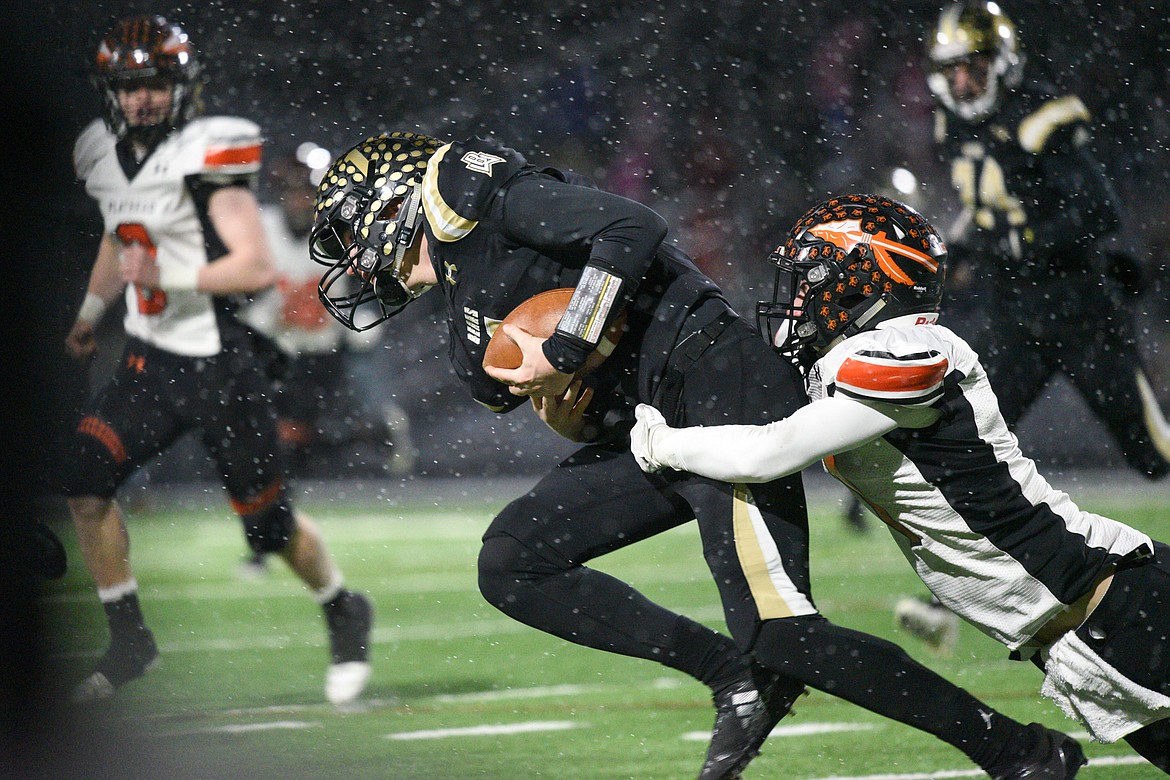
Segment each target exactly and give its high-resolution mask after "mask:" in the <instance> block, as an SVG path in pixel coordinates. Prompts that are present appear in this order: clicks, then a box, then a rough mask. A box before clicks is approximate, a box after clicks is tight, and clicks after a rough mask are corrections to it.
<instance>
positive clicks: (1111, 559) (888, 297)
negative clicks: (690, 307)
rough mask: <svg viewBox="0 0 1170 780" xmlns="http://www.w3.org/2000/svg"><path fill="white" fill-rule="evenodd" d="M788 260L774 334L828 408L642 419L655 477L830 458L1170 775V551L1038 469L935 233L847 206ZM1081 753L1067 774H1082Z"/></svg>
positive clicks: (737, 471) (926, 567)
mask: <svg viewBox="0 0 1170 780" xmlns="http://www.w3.org/2000/svg"><path fill="white" fill-rule="evenodd" d="M771 261H772V262H773V263H774V264H776V265H777V267H778V272H777V284H776V292H775V294H774V295H773V300H772V301H771V302H770V303H762V304H761V305H760V310H759V315H760V317H761V320H762V321H763V322H764V323H766V327H763V328H762V330H763V331H764V332H765V333H766V334H767V335H768V338H769V340H770V341H771V342H772V343H773V344H774V345H775V346H776V347H777V349H778V350H779V351H780V352H781V354H783V355H785V356H787V357H789V358H790V359H792V360H794V361H795V362H796V363H797V364H798V365H799V366H800V367H801V368H802V370H803V371H804V372H805V376H806V381H807V384H808V391H809V397H810V399H811V403H810V404H809V405H808V406H806V407H804V408H802V409H800V410H799V411H797V412H795V413H794V414H792V415H791V416H789V417H787V418H785V419H782V420H777V421H775V422H772V423H769V424H767V425H762V426H711V427H706V428H702V427H695V428H683V429H674V428H671V427H669V426H668V425H666V423H665V421H664V419H663V418H662V416H661V415H660V414H659V413H658V412H657V410H655V409H654V408H653V407H650V406H645V405H643V406H640V407H639V409H638V411H637V415H638V418H639V422H638V423H637V425H636V426H635V428H634V430H633V432H632V434H631V437H632V448H633V450H634V454H635V457H636V458H637V459H638V461H639V464H640V465H641V466H642V467H643V469H645V470H647V471H655V470H659V469H663V468H673V469H679V470H685V471H690V472H693V473H696V474H700V475H702V476H706V477H709V478H713V479H720V480H724V481H728V482H734V483H739V482H744V483H751V482H757V481H766V480H771V479H776V478H777V477H779V476H781V475H784V474H790V473H794V472H797V471H799V470H801V469H803V468H805V467H806V466H809V465H811V464H813V463H816V462H817V461H818V460H822V459H823V460H824V464H825V468H826V470H828V471H829V473H831V474H833V476H835V477H836V478H837V479H839V480H841V481H842V482H843V483H844V484H845V485H846V486H848V487H849V488H850V489H851V490H852V491H853V492H854V493H855V494H856V495H857V496H859V497H860V498H861V500H862V501H864V502H865V503H866V504H867V505H868V506H869V507H870V509H871V510H872V511H873V512H874V514H875V515H877V517H879V518H880V519H881V520H882V521H883V522H885V523H886V525H887V526H888V527H889V528H890V531H891V534H892V536H893V537H894V540H895V541H896V542H897V543H898V546H899V547H900V548H901V550H902V553H903V554H904V555H905V556H906V559H907V560H908V561H909V562H910V564H911V565H912V566H913V567H914V569H915V571H917V573H918V575H919V576H920V577H921V578H922V580H923V582H924V583H925V584H926V585H927V587H929V588H930V590H931V591H932V592H933V593H934V595H935V596H936V597H937V598H938V599H939V600H940V601H941V602H942V603H943V604H944V605H945V606H946V607H948V608H949V609H951V610H953V611H954V612H955V613H957V614H958V615H960V616H961V617H963V618H964V619H966V620H967V621H968V622H970V623H972V624H973V625H975V626H976V627H977V628H979V629H980V630H981V631H983V632H984V633H985V634H987V635H988V636H990V637H992V638H994V639H996V640H998V641H1000V642H1002V643H1003V644H1004V645H1006V646H1007V647H1008V648H1009V649H1011V650H1012V651H1013V657H1017V658H1019V657H1029V658H1031V659H1032V660H1033V661H1034V662H1035V663H1036V664H1037V665H1038V666H1040V667H1041V668H1042V669H1044V670H1045V679H1044V684H1043V688H1042V692H1043V693H1044V695H1046V696H1048V697H1050V698H1052V699H1053V700H1054V701H1056V702H1057V703H1058V704H1059V705H1060V706H1061V708H1062V709H1063V710H1064V711H1065V712H1066V713H1068V714H1069V715H1070V716H1071V717H1075V718H1077V719H1079V720H1080V721H1081V722H1083V723H1084V724H1085V725H1086V726H1087V727H1088V729H1089V732H1090V733H1091V734H1092V736H1093V737H1094V738H1095V739H1098V740H1101V741H1104V742H1112V741H1115V740H1118V739H1121V738H1125V739H1126V740H1127V741H1128V742H1129V743H1130V744H1131V745H1132V746H1133V747H1134V748H1135V749H1136V750H1137V751H1138V752H1139V753H1141V754H1142V755H1143V756H1145V757H1146V758H1148V759H1149V760H1150V761H1151V762H1153V763H1154V764H1156V765H1157V766H1158V767H1160V768H1161V769H1163V770H1164V771H1166V772H1167V773H1168V774H1170V720H1167V718H1168V717H1170V680H1168V671H1170V656H1168V654H1167V653H1166V652H1163V650H1164V649H1165V648H1166V647H1167V645H1168V643H1170V587H1168V586H1170V547H1167V546H1166V545H1164V544H1162V543H1160V542H1155V541H1153V540H1151V539H1150V537H1148V536H1147V535H1146V534H1144V533H1142V532H1140V531H1137V530H1135V529H1133V528H1131V527H1129V526H1127V525H1125V524H1123V523H1120V522H1117V521H1115V520H1111V519H1109V518H1106V517H1101V516H1099V515H1094V514H1091V513H1089V512H1085V511H1083V510H1081V509H1079V508H1078V507H1077V506H1076V504H1074V503H1073V502H1072V500H1071V499H1070V498H1069V497H1068V496H1067V495H1065V494H1064V493H1062V492H1060V491H1058V490H1055V489H1053V488H1052V487H1051V486H1049V484H1048V483H1047V482H1046V481H1045V480H1044V478H1043V477H1041V476H1040V474H1039V473H1037V471H1036V468H1035V465H1034V464H1033V463H1032V461H1031V460H1029V459H1027V458H1026V457H1024V456H1023V454H1021V452H1020V450H1019V447H1018V444H1017V441H1016V438H1015V436H1014V435H1013V434H1012V433H1011V432H1010V431H1009V430H1008V427H1007V424H1006V423H1005V422H1004V419H1003V416H1002V415H1001V414H1000V412H999V407H998V405H997V402H996V398H995V394H994V393H993V392H992V389H991V385H990V383H989V382H988V381H987V375H986V373H985V372H984V370H983V368H982V366H981V365H980V364H979V359H978V356H977V355H976V354H975V353H974V351H972V350H971V348H970V347H969V346H968V345H967V343H966V342H964V341H963V340H962V339H961V338H959V337H958V336H957V335H955V334H954V333H953V332H952V331H950V330H948V329H947V328H945V327H943V326H941V325H938V324H936V320H937V318H938V310H939V303H940V300H941V296H942V283H943V278H944V275H945V263H946V249H945V247H944V246H943V244H942V241H941V240H940V239H939V238H938V234H937V233H936V232H935V230H934V228H933V227H931V225H930V224H929V223H927V222H926V220H925V219H923V217H922V216H921V215H920V214H918V213H917V212H915V211H914V210H912V209H911V208H909V207H908V206H905V205H904V204H901V203H898V202H896V201H891V200H888V199H885V198H881V197H877V196H873V195H849V196H844V197H839V198H833V199H831V200H828V201H826V202H824V203H821V204H819V205H817V206H815V207H814V208H813V209H811V210H810V211H808V212H807V213H806V214H805V215H804V216H803V217H802V218H801V219H800V221H798V222H797V224H796V225H795V227H794V228H793V229H792V230H791V231H789V233H788V235H787V238H786V240H785V242H784V243H783V244H782V245H781V246H780V247H779V248H777V249H776V250H775V251H774V252H773V253H772V256H771ZM773 321H775V322H776V324H777V327H775V328H773V327H772V324H773ZM1066 758H1067V759H1068V760H1067V761H1066V762H1065V763H1066V766H1067V768H1068V771H1069V774H1067V775H1064V774H1053V775H1051V776H1053V777H1065V776H1067V777H1071V776H1072V774H1073V773H1075V770H1076V766H1077V763H1076V762H1077V761H1083V758H1081V756H1080V753H1079V749H1078V750H1075V751H1073V754H1071V755H1069V756H1067V757H1066ZM1044 776H1046V777H1047V776H1049V775H1044Z"/></svg>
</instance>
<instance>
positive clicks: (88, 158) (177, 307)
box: [73, 116, 261, 357]
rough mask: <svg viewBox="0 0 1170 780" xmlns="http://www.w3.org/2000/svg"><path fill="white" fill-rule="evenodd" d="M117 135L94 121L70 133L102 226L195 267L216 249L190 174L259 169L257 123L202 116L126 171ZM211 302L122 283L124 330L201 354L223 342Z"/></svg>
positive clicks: (222, 175) (226, 175)
mask: <svg viewBox="0 0 1170 780" xmlns="http://www.w3.org/2000/svg"><path fill="white" fill-rule="evenodd" d="M116 141H117V139H116V137H115V136H114V134H113V133H111V132H110V131H109V130H108V129H107V128H106V126H105V124H104V123H103V122H102V121H101V120H100V119H99V120H94V121H93V122H92V123H90V125H89V126H88V127H86V129H85V130H84V131H82V133H81V135H80V136H79V137H78V139H77V143H76V145H75V146H74V150H73V163H74V168H75V169H76V171H77V176H78V178H79V179H81V180H82V181H83V182H85V189H86V191H87V192H88V193H89V194H90V196H92V197H93V198H94V200H96V201H97V203H98V207H99V208H100V210H101V214H102V220H103V223H104V229H105V231H106V232H108V233H109V234H110V235H112V236H114V237H115V238H116V239H117V240H119V241H121V242H122V243H133V242H139V243H142V244H143V245H145V246H146V248H147V249H148V251H152V252H153V253H154V255H155V259H156V261H157V262H158V265H159V267H160V268H167V267H175V268H183V269H198V268H200V267H202V266H204V265H206V264H207V263H208V261H209V260H214V259H216V258H218V257H219V256H220V255H221V254H223V252H224V251H225V250H224V247H223V245H222V242H221V241H220V239H219V236H217V235H214V231H213V230H212V229H211V225H210V222H209V221H208V219H207V214H206V204H202V205H200V204H198V203H197V202H196V199H195V198H194V197H192V193H191V190H190V188H189V179H192V178H195V179H199V178H201V179H204V180H206V181H207V182H208V183H216V182H217V181H224V182H226V181H229V180H232V179H235V178H238V177H240V176H245V175H254V174H256V173H257V172H258V171H259V170H260V153H261V141H260V128H259V127H258V126H257V125H256V124H255V123H253V122H250V121H248V120H246V119H240V118H237V117H224V116H216V117H202V118H199V119H195V120H193V121H191V122H190V123H188V124H186V125H185V126H183V127H182V128H181V129H180V130H178V131H175V132H172V133H171V134H170V135H168V136H167V137H166V139H165V140H163V141H162V143H160V144H159V145H158V147H156V148H155V150H154V151H153V152H152V153H151V154H150V156H149V157H147V158H146V160H145V162H144V163H143V164H142V166H141V167H140V168H139V169H138V170H137V172H135V173H134V175H133V176H132V177H127V175H126V171H125V170H124V169H123V167H122V164H121V162H120V161H119V159H118V152H117V149H116V146H115V144H116ZM220 303H221V302H217V300H216V299H214V298H213V297H212V296H211V295H209V294H207V293H201V292H195V291H193V290H142V289H139V288H137V287H136V286H134V285H128V286H127V288H126V319H125V328H126V333H127V334H128V335H130V336H134V337H136V338H139V339H141V340H143V341H145V342H147V343H149V344H152V345H154V346H156V347H159V348H160V349H165V350H167V351H169V352H174V353H177V354H180V355H187V356H192V357H207V356H210V355H214V354H216V353H218V352H219V351H220V350H221V348H222V340H221V338H220V329H219V321H218V318H217V315H219V314H220V312H219V311H218V310H217V307H218V306H219V305H220Z"/></svg>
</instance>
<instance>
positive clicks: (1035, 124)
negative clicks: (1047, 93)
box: [1017, 95, 1089, 154]
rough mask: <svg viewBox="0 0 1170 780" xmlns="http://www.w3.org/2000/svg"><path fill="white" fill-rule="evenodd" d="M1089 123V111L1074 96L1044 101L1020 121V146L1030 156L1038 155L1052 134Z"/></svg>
mask: <svg viewBox="0 0 1170 780" xmlns="http://www.w3.org/2000/svg"><path fill="white" fill-rule="evenodd" d="M1088 121H1089V109H1088V108H1087V107H1086V106H1085V104H1084V103H1083V102H1081V99H1080V98H1078V97H1077V96H1076V95H1067V96H1065V97H1059V98H1052V99H1050V100H1046V101H1045V102H1044V103H1043V105H1041V106H1040V108H1038V109H1036V110H1035V111H1033V112H1032V113H1031V114H1029V115H1028V116H1026V117H1024V118H1023V119H1022V120H1021V121H1020V127H1019V130H1018V131H1017V132H1018V136H1019V141H1020V146H1021V147H1022V148H1023V150H1024V151H1026V152H1028V153H1030V154H1040V153H1041V152H1043V151H1044V150H1045V148H1046V147H1047V146H1048V141H1049V139H1050V138H1051V137H1052V135H1053V133H1055V132H1057V131H1058V130H1060V129H1061V128H1064V127H1069V126H1075V125H1077V124H1080V123H1085V122H1088Z"/></svg>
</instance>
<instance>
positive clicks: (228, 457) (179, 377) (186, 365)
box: [62, 16, 372, 703]
mask: <svg viewBox="0 0 1170 780" xmlns="http://www.w3.org/2000/svg"><path fill="white" fill-rule="evenodd" d="M199 78H200V76H199V65H198V62H197V60H196V56H195V51H194V49H193V47H192V45H191V43H190V41H189V40H188V38H187V35H186V33H184V32H183V30H182V29H181V28H180V27H178V26H177V25H174V24H171V23H169V22H168V21H166V20H165V19H163V18H162V17H158V16H136V17H132V18H128V19H125V20H123V21H122V22H120V23H118V24H117V25H116V26H115V27H114V29H113V30H112V31H111V32H110V33H109V34H108V35H107V36H106V37H105V38H104V39H103V40H102V42H101V43H100V45H99V47H98V50H97V56H96V71H95V77H94V80H95V83H96V84H97V86H98V88H99V90H100V91H101V93H102V96H103V97H104V98H105V108H106V111H105V118H104V121H102V120H95V121H94V122H93V123H92V124H90V125H89V126H88V127H87V128H86V129H85V130H84V131H83V132H82V134H81V136H80V137H79V138H78V140H77V144H76V147H75V149H74V164H75V167H76V170H77V174H78V177H79V178H80V179H81V180H82V181H83V182H84V183H85V187H86V190H87V192H88V193H89V194H90V195H91V196H92V197H93V199H94V200H95V201H96V202H97V204H98V206H99V208H100V211H101V215H102V220H103V223H104V232H103V234H102V238H101V244H100V246H99V247H98V253H97V260H96V262H95V264H94V267H93V270H92V271H91V273H90V278H89V284H88V287H87V291H86V296H85V300H84V302H83V304H82V306H81V309H80V312H79V314H78V316H77V320H76V322H75V323H74V325H73V327H72V328H71V330H70V332H69V334H68V336H67V337H66V348H67V350H68V351H69V353H70V354H71V355H72V356H73V357H75V358H76V359H78V360H79V361H88V360H89V359H90V358H92V357H93V354H94V351H95V348H96V345H95V343H94V325H95V323H96V322H97V321H98V319H99V318H100V317H101V315H102V313H103V312H104V311H105V310H106V308H107V307H108V305H109V303H110V302H111V301H112V300H113V299H114V298H115V296H117V295H118V294H119V293H121V292H123V290H124V291H125V298H126V317H125V329H126V334H127V336H128V339H127V343H126V348H125V354H124V355H123V356H122V359H121V361H120V364H119V366H118V368H117V370H116V372H115V374H114V376H113V378H112V379H111V380H110V382H109V383H108V384H107V385H106V386H105V387H104V388H103V389H102V390H101V391H100V393H99V394H98V396H97V397H96V399H95V400H94V401H93V402H92V405H91V406H90V408H89V409H88V410H87V411H86V413H85V414H84V416H83V417H82V419H81V421H80V423H79V425H78V427H77V431H76V435H75V437H74V441H73V444H72V447H73V451H72V452H71V453H70V455H69V457H68V458H67V459H66V461H67V463H68V465H67V466H66V468H65V471H66V473H64V474H63V475H62V486H63V490H64V492H65V494H66V495H67V496H68V503H69V510H70V513H71V514H72V516H73V521H74V525H75V527H76V529H77V535H78V541H79V544H80V546H81V552H82V557H83V558H84V560H85V564H86V567H87V568H88V570H89V572H90V574H91V575H92V576H93V578H94V580H95V582H96V584H97V589H98V596H99V598H100V599H101V602H102V605H103V607H104V608H105V611H106V615H107V618H108V622H109V629H110V645H109V648H108V649H107V651H106V653H105V655H103V656H102V658H101V659H100V660H99V661H98V663H97V665H96V668H95V669H94V671H93V673H92V674H91V675H90V676H89V677H88V678H86V679H85V680H84V681H83V682H82V683H81V684H80V685H78V686H77V688H76V689H75V691H74V698H75V699H77V700H80V701H85V700H93V699H99V698H105V697H108V696H111V695H113V693H114V691H115V690H116V689H117V688H118V687H119V686H121V685H123V684H125V683H127V682H129V681H130V680H133V679H135V678H137V677H139V676H141V675H142V674H144V673H145V672H146V671H148V670H149V669H150V668H151V667H152V666H153V665H154V664H155V663H156V662H157V660H158V648H157V646H156V644H155V641H154V637H153V636H152V634H151V632H150V630H149V629H148V628H147V627H146V622H145V620H144V618H143V614H142V611H141V608H140V606H139V601H138V584H137V582H136V580H135V578H134V574H133V571H132V569H131V566H130V559H129V537H128V535H127V530H126V525H125V522H124V519H123V516H122V513H121V511H120V510H119V508H118V505H117V503H116V501H115V500H114V497H115V493H116V491H117V489H118V486H119V485H121V484H122V483H123V482H124V481H125V479H126V478H127V477H128V476H129V475H130V474H131V473H132V472H133V471H134V470H135V469H136V468H137V467H138V466H140V465H142V464H144V463H147V462H149V461H150V460H151V459H152V458H154V457H155V456H157V455H158V454H159V453H160V452H162V451H164V450H165V449H167V448H168V447H170V446H171V445H172V444H173V443H174V442H175V441H176V440H178V439H179V437H180V436H182V435H183V434H184V433H186V432H188V431H191V430H199V431H200V432H201V437H202V441H203V443H204V445H205V446H206V447H207V449H208V451H209V452H210V454H211V456H212V458H213V459H214V461H215V462H216V465H217V466H218V468H219V470H220V473H221V475H222V478H223V482H224V485H225V487H226V488H227V491H228V496H229V498H230V501H231V506H232V508H233V509H234V510H235V511H236V513H237V514H238V515H239V517H240V519H241V521H242V522H243V525H244V530H245V535H246V537H247V540H248V543H249V544H250V545H251V546H252V548H253V549H258V550H264V551H269V552H274V553H276V554H278V555H280V557H282V558H283V559H284V560H285V561H286V562H287V563H288V564H289V566H290V567H291V568H292V570H293V571H294V572H295V573H296V574H297V576H299V577H300V579H301V580H302V581H303V582H304V583H305V585H306V586H307V587H308V588H309V589H310V590H311V591H312V592H313V594H314V595H315V597H316V599H317V600H318V601H319V602H320V603H321V605H322V607H323V610H324V613H325V618H326V623H327V625H328V629H329V636H330V646H331V653H332V661H333V663H332V665H330V667H329V669H328V672H327V675H326V686H325V687H326V695H327V697H328V698H329V699H330V700H331V701H333V702H335V703H343V702H348V701H352V700H353V699H354V698H356V697H357V696H358V695H359V694H360V692H361V690H362V689H363V688H364V686H365V683H366V681H367V679H368V677H369V674H370V667H369V660H368V646H369V633H370V625H371V621H372V608H371V605H370V603H369V601H368V599H366V597H365V596H363V595H361V594H358V593H354V592H352V591H350V590H347V589H346V588H345V587H344V584H343V582H342V576H341V573H340V571H339V570H338V568H337V566H336V565H335V564H334V562H333V559H332V557H331V556H330V555H329V553H328V551H327V550H326V548H325V545H324V542H323V541H322V539H321V535H320V533H319V532H318V530H317V529H316V527H315V526H314V525H313V523H312V522H311V521H310V520H309V519H308V518H306V517H305V516H304V515H302V514H300V513H298V512H296V511H294V510H293V508H292V502H291V497H290V496H289V495H287V491H286V490H285V487H284V477H283V473H282V466H281V463H280V460H279V458H278V452H277V438H276V425H275V417H274V414H273V411H272V408H271V401H270V400H269V399H270V398H271V389H270V383H271V380H270V378H269V376H268V374H267V371H266V361H267V355H266V347H265V345H264V344H263V343H262V341H261V340H260V339H258V338H257V337H255V335H254V334H252V333H251V331H249V330H248V329H247V328H246V327H245V326H244V325H243V324H242V323H241V322H240V321H239V319H238V318H237V317H236V309H237V307H238V300H237V299H238V298H239V297H240V296H241V295H242V294H245V293H251V292H254V291H257V290H260V289H263V288H265V287H267V286H268V285H270V284H272V281H273V263H272V259H271V255H270V253H269V250H268V247H267V245H266V242H265V238H264V232H263V229H262V227H261V222H260V212H259V208H258V206H257V203H256V198H255V195H254V193H253V191H252V186H253V184H254V180H255V177H256V174H257V172H258V171H259V169H260V154H261V141H260V132H259V128H258V127H257V126H256V125H255V124H253V123H252V122H250V121H247V120H245V119H239V118H235V117H197V116H196V115H197V113H198V107H199V105H198V104H199V87H200V83H199Z"/></svg>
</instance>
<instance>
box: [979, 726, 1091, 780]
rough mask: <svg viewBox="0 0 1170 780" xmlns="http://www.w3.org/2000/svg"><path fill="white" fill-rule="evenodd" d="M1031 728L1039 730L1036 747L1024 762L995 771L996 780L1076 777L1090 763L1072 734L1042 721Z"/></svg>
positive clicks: (1048, 779)
mask: <svg viewBox="0 0 1170 780" xmlns="http://www.w3.org/2000/svg"><path fill="white" fill-rule="evenodd" d="M1028 728H1029V729H1032V730H1034V731H1036V732H1038V735H1039V743H1038V744H1037V746H1036V749H1035V750H1034V751H1033V752H1032V754H1031V755H1030V756H1028V758H1027V760H1025V762H1024V763H1023V764H1022V765H1020V766H1017V767H1015V768H1014V769H1011V770H1009V771H1007V772H1004V773H1002V774H995V775H993V777H994V778H995V780H1072V779H1073V778H1074V777H1076V776H1077V772H1079V771H1080V769H1081V767H1082V766H1084V765H1085V764H1087V763H1088V759H1086V758H1085V753H1084V751H1083V750H1081V746H1080V744H1078V743H1077V741H1076V740H1075V739H1073V738H1072V737H1070V736H1069V735H1067V734H1062V733H1061V732H1059V731H1053V730H1052V729H1049V728H1046V727H1044V726H1042V725H1040V724H1039V723H1030V724H1028Z"/></svg>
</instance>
